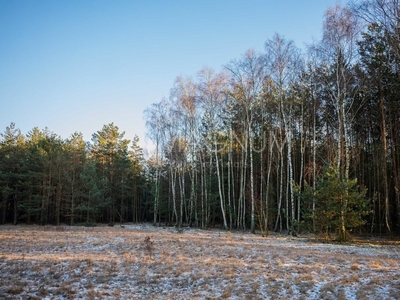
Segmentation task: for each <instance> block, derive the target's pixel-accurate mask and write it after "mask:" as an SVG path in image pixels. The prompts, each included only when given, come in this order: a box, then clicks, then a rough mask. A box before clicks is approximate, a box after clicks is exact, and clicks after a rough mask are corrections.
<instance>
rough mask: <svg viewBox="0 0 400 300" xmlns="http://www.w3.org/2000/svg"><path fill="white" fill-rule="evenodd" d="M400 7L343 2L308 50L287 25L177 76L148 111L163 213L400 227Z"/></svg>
mask: <svg viewBox="0 0 400 300" xmlns="http://www.w3.org/2000/svg"><path fill="white" fill-rule="evenodd" d="M399 14H400V8H399V3H398V1H395V0H390V1H389V0H388V1H383V0H369V1H361V2H354V3H351V4H349V5H347V6H344V7H341V6H339V5H337V6H335V7H333V8H330V9H328V10H327V11H326V13H325V19H324V22H323V26H322V28H323V35H322V38H321V40H320V41H317V42H315V43H314V44H312V45H309V46H308V48H307V51H305V53H302V52H301V51H300V49H298V48H297V47H296V46H295V45H294V43H293V42H292V41H290V40H287V39H285V38H284V37H282V36H281V35H279V34H276V35H274V36H273V37H272V38H271V39H269V40H267V41H266V42H265V48H264V51H263V52H261V53H258V52H256V51H254V50H248V51H247V52H246V53H245V54H244V55H243V56H242V57H240V58H239V59H235V60H232V61H230V62H229V63H228V64H227V65H226V66H224V68H223V69H222V70H220V71H218V72H217V71H214V70H212V69H210V68H203V69H202V70H200V71H199V72H198V73H197V74H195V76H187V77H177V78H176V80H175V83H174V85H173V87H172V89H171V93H170V95H169V97H166V98H164V99H162V100H161V101H160V102H158V103H154V104H152V105H151V107H149V108H148V109H147V110H146V111H145V114H146V119H147V128H148V135H149V137H150V138H151V139H152V141H153V142H154V145H155V152H154V155H153V156H152V157H151V159H150V160H149V165H148V166H149V168H150V170H151V172H150V174H151V176H152V177H151V182H152V183H153V186H154V187H153V196H154V204H153V207H154V209H153V213H154V216H153V217H154V219H153V222H154V223H157V222H163V221H165V222H167V223H170V224H175V225H178V226H182V225H183V224H188V225H192V226H201V227H207V226H210V224H220V225H221V226H222V227H223V228H225V229H228V228H233V229H250V230H251V231H252V232H255V230H256V229H259V230H261V231H262V232H264V233H267V232H268V231H269V230H275V231H277V230H279V231H281V230H286V231H288V232H289V233H293V234H296V232H298V231H300V230H307V231H314V232H322V233H325V234H328V235H329V234H334V235H336V236H337V237H338V238H339V239H341V240H344V239H347V238H348V236H349V233H350V232H351V231H354V230H359V231H362V232H366V231H368V232H372V233H380V234H383V233H392V234H393V233H395V232H397V233H400V195H399V189H400V177H399V175H400V173H399V171H400V169H399V167H400V161H399V160H400V149H399V134H400V131H399V129H400V128H399V116H400V111H399V109H400V102H399V93H398V91H399V83H400V81H399V79H400V77H399V75H400V73H399V66H400V65H399V59H400V51H399V45H400V29H399V28H400V23H399V21H400V16H399Z"/></svg>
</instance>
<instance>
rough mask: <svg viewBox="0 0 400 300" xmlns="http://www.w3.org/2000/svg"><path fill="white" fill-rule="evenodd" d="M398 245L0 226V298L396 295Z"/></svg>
mask: <svg viewBox="0 0 400 300" xmlns="http://www.w3.org/2000/svg"><path fill="white" fill-rule="evenodd" d="M399 298H400V243H396V242H393V243H391V244H390V245H380V244H377V243H363V244H349V245H335V244H327V243H318V242H315V241H314V242H313V241H311V240H310V239H309V238H308V239H306V238H293V237H289V236H285V235H271V236H269V237H268V238H265V237H264V238H263V237H261V236H259V235H252V234H249V233H242V232H237V233H236V232H234V233H230V232H226V231H218V230H198V229H185V230H183V232H177V230H176V229H175V228H163V227H153V226H150V225H125V228H121V227H120V226H117V227H107V226H99V227H93V228H86V227H78V226H77V227H67V226H65V227H64V226H62V227H52V226H45V227H39V226H23V225H19V226H11V225H4V226H0V299H399Z"/></svg>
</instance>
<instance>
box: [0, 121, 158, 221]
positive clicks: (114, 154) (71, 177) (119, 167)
mask: <svg viewBox="0 0 400 300" xmlns="http://www.w3.org/2000/svg"><path fill="white" fill-rule="evenodd" d="M138 142H139V139H138V138H137V137H135V138H134V140H133V141H132V143H131V142H130V141H129V140H127V139H124V132H122V133H121V132H120V131H119V128H118V127H117V126H116V125H114V124H113V123H111V124H108V125H104V126H103V128H102V129H101V130H99V131H97V132H96V133H95V134H93V137H92V143H87V142H85V141H84V140H83V136H82V134H81V133H74V134H72V135H71V137H70V138H68V139H66V140H63V139H61V138H60V137H59V136H58V135H56V134H55V133H53V132H51V131H50V130H48V129H47V128H46V129H44V130H39V129H38V128H36V127H35V128H33V129H32V130H31V131H29V132H28V134H26V135H22V134H21V131H20V130H19V129H18V128H17V127H16V126H15V124H14V123H11V124H10V126H8V127H7V128H6V130H5V132H4V133H2V134H1V143H0V158H1V160H0V191H1V202H0V222H1V223H2V224H4V223H5V222H12V223H13V224H17V223H18V222H26V223H37V224H42V225H45V224H55V225H59V224H61V223H64V224H65V223H67V224H71V225H74V224H87V225H92V224H94V223H96V222H103V223H110V224H114V223H116V222H127V221H133V222H139V221H146V220H148V218H149V213H148V212H147V211H148V210H149V209H148V206H149V205H150V198H149V197H150V196H149V193H148V190H149V187H148V185H149V183H148V182H147V179H146V178H147V177H146V175H145V169H144V168H143V166H144V158H143V151H142V149H141V148H140V147H139V145H138ZM130 143H131V144H130ZM129 144H130V145H129Z"/></svg>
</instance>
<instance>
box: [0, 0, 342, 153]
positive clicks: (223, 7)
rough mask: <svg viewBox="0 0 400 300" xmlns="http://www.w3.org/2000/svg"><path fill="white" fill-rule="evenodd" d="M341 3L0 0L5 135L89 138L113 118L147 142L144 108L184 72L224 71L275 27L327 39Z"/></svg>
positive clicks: (297, 37) (303, 37) (300, 41)
mask: <svg viewBox="0 0 400 300" xmlns="http://www.w3.org/2000/svg"><path fill="white" fill-rule="evenodd" d="M337 3H340V1H339V2H338V0H303V1H298V0H279V1H274V0H263V1H262V0H240V1H239V0H229V1H228V0H198V1H195V0H180V1H177V0H171V1H167V0H164V1H161V0H160V1H156V0H153V1H149V0H129V1H128V0H126V1H121V0H116V1H111V0H107V1H105V0H93V1H87V0H68V1H61V0H40V1H36V0H18V1H17V0H16V1H12V0H0V104H1V106H0V132H4V130H5V128H6V126H8V125H9V124H10V122H15V123H16V125H17V127H19V128H20V129H21V130H22V133H23V134H26V133H28V131H29V130H31V129H32V128H33V127H35V126H37V127H39V128H40V129H44V128H45V127H48V128H49V129H50V130H51V131H53V132H55V133H56V134H58V135H61V137H62V138H64V139H65V138H68V137H69V136H70V135H71V134H72V133H73V132H75V131H78V132H82V133H83V135H84V139H85V140H86V141H90V140H91V136H92V134H93V133H95V132H96V131H98V130H101V129H102V127H103V125H104V124H108V123H111V122H114V124H115V125H117V126H118V127H119V128H120V131H125V132H126V134H125V137H126V138H128V139H132V138H133V136H134V135H135V134H137V135H138V136H139V138H140V140H141V144H142V146H145V122H144V119H143V111H144V109H145V108H147V107H149V106H150V105H151V103H154V102H159V101H160V100H161V99H162V97H164V96H166V97H168V96H169V92H170V89H171V88H172V85H173V82H174V80H175V78H176V77H177V76H178V75H188V76H194V75H195V74H196V73H197V72H198V71H199V70H200V69H201V68H202V67H204V66H208V67H211V68H214V69H215V70H220V69H221V68H222V66H223V65H225V64H227V63H228V62H229V61H230V60H232V59H237V58H240V56H241V55H242V54H243V53H244V52H245V51H246V50H247V49H249V48H253V49H255V50H257V51H262V50H263V47H264V43H265V41H266V40H268V39H270V38H272V36H273V35H274V33H279V34H281V35H283V36H284V37H285V38H286V39H292V40H294V41H295V43H296V45H297V46H298V47H303V46H304V44H306V43H311V42H312V41H313V38H314V39H319V38H320V37H321V31H322V22H323V14H324V12H325V11H326V9H327V8H328V7H331V6H334V5H335V4H337Z"/></svg>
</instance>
